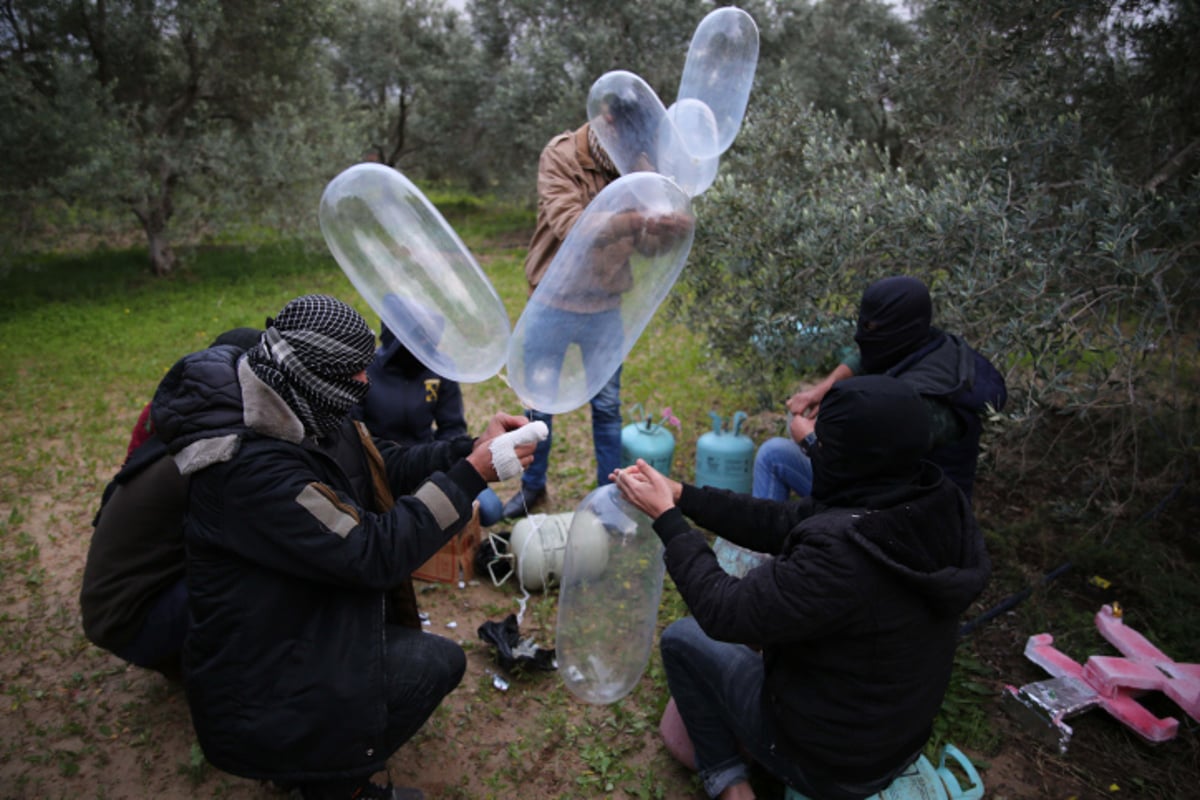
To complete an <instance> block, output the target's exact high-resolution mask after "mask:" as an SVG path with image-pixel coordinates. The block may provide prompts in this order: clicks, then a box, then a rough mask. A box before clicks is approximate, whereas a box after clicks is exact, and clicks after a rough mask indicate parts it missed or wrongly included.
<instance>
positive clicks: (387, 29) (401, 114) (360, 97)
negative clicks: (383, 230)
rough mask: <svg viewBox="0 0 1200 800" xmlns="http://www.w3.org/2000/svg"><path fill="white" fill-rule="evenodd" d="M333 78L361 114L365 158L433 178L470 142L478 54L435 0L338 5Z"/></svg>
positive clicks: (460, 23) (461, 26) (457, 20)
mask: <svg viewBox="0 0 1200 800" xmlns="http://www.w3.org/2000/svg"><path fill="white" fill-rule="evenodd" d="M334 62H335V74H336V76H337V80H338V83H339V84H340V85H341V86H343V87H344V88H345V89H346V90H347V91H348V92H350V93H351V94H352V95H353V97H354V99H355V101H356V104H357V105H358V106H359V107H360V108H361V109H362V110H363V111H364V112H365V115H366V119H365V125H364V128H365V130H364V136H365V141H368V142H370V143H371V148H372V150H374V151H375V152H371V153H369V154H368V157H369V158H372V159H374V160H378V161H381V162H382V163H385V164H388V165H390V166H394V167H397V168H399V169H402V170H404V171H406V172H408V173H409V174H411V175H414V176H420V177H424V178H431V179H436V178H439V177H441V175H442V174H444V173H445V172H448V171H455V172H456V173H457V174H458V176H459V177H460V178H463V177H466V175H467V172H466V171H465V170H463V171H458V170H455V169H454V167H455V165H456V163H457V162H458V160H459V158H460V155H461V154H462V153H463V152H464V151H466V150H467V149H468V148H469V147H470V144H469V143H470V132H471V131H472V130H473V128H474V126H473V124H472V121H471V111H472V109H473V108H474V107H475V105H476V104H477V102H478V92H479V82H480V81H479V75H478V68H477V66H476V65H477V59H476V57H475V53H474V51H473V46H472V42H471V39H470V34H469V31H468V28H467V25H466V23H465V21H464V20H463V19H462V17H461V16H460V15H459V13H458V12H456V11H454V10H453V9H451V8H448V7H447V6H446V4H444V3H442V2H440V1H439V0H405V2H393V1H391V0H361V2H351V3H346V4H345V13H344V15H343V18H342V20H341V27H340V31H339V33H338V34H337V35H336V38H335V47H334Z"/></svg>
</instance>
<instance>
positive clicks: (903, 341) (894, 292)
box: [854, 275, 934, 375]
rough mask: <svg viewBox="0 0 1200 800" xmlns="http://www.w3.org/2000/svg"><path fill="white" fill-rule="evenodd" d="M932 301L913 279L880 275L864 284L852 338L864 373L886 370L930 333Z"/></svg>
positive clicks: (922, 341) (918, 282)
mask: <svg viewBox="0 0 1200 800" xmlns="http://www.w3.org/2000/svg"><path fill="white" fill-rule="evenodd" d="M932 321H933V301H932V300H930V298H929V290H928V289H927V288H925V284H923V283H921V282H920V281H919V280H917V279H916V278H909V277H907V276H903V275H902V276H897V277H894V278H884V279H883V280H879V281H876V282H875V283H872V284H871V285H870V286H868V287H867V289H866V291H864V292H863V296H862V302H860V303H859V304H858V330H857V331H856V332H855V334H854V341H856V342H858V349H859V352H860V353H861V354H862V368H863V373H864V374H866V375H877V374H879V373H881V372H886V371H887V370H888V369H890V368H891V367H893V366H895V365H896V364H898V363H900V361H901V359H903V358H904V357H905V356H907V355H908V354H909V353H912V352H914V351H916V350H917V349H918V348H919V347H921V345H923V344H925V343H926V342H928V341H929V339H930V337H931V336H932V335H933V334H934V331H933V329H932V328H931V327H930V325H931V323H932Z"/></svg>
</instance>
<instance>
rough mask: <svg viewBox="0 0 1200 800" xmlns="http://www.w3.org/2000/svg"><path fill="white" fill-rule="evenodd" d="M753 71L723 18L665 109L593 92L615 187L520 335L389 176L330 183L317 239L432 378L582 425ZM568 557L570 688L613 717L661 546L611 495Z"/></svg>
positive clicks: (607, 78)
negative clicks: (582, 412) (498, 387)
mask: <svg viewBox="0 0 1200 800" xmlns="http://www.w3.org/2000/svg"><path fill="white" fill-rule="evenodd" d="M757 62H758V28H757V26H756V25H755V23H754V20H753V19H752V18H751V17H750V15H748V14H747V13H746V12H744V11H742V10H741V9H739V8H735V7H725V8H721V9H718V10H716V11H713V12H712V13H710V14H708V15H707V16H706V17H705V18H704V19H703V20H702V21H701V23H700V25H699V26H698V27H697V29H696V31H695V33H694V35H693V37H692V41H691V44H690V46H689V48H688V53H687V61H686V63H685V65H684V70H683V77H682V79H681V81H680V85H679V91H678V95H677V97H676V100H675V102H674V103H673V104H672V105H671V106H670V107H669V108H665V107H664V106H663V104H662V102H661V101H660V100H659V98H658V95H657V94H655V92H654V90H653V89H652V88H651V87H650V86H649V85H647V84H646V82H645V81H644V80H642V79H641V78H640V77H638V76H637V75H635V74H633V73H631V72H626V71H623V70H618V71H614V72H609V73H606V74H605V75H603V76H601V77H600V78H599V79H598V80H597V81H596V82H595V83H594V84H593V85H592V88H591V91H590V92H589V95H588V102H587V113H588V121H589V123H590V125H591V127H592V129H593V130H594V131H595V133H596V135H597V136H598V138H599V140H600V143H601V145H603V147H604V149H605V150H606V151H607V152H608V154H609V156H610V158H611V159H612V161H613V164H614V165H615V166H616V167H617V170H618V172H620V173H621V175H620V177H619V178H617V179H616V180H615V181H613V182H612V183H611V184H609V185H608V186H607V187H605V188H604V190H603V191H601V192H600V193H599V194H598V195H597V196H596V197H595V199H593V200H592V202H591V203H589V204H588V206H587V208H586V209H584V211H583V213H582V214H581V215H580V217H579V219H578V220H577V221H576V223H575V225H574V226H573V227H572V229H571V232H570V233H569V234H568V236H567V238H566V240H565V241H564V242H563V243H562V245H561V246H560V248H559V249H558V251H557V253H556V255H555V257H554V260H553V261H552V262H551V264H550V265H549V267H548V268H547V270H546V273H545V277H544V278H543V280H542V281H541V282H540V283H539V284H538V287H537V289H535V291H534V292H533V294H532V295H531V296H530V298H529V301H528V303H527V304H526V307H525V310H524V311H523V313H522V314H521V317H520V319H519V320H518V321H517V324H516V327H515V328H513V329H511V330H510V327H509V322H508V315H507V313H506V311H505V308H504V304H503V302H502V301H501V300H500V297H499V295H498V294H497V293H496V290H495V288H494V287H493V286H492V284H491V282H490V281H489V280H488V278H487V276H486V275H485V274H484V273H483V271H482V270H481V269H480V268H479V265H478V264H477V263H476V262H475V259H474V258H473V257H472V255H471V253H470V251H469V250H468V249H467V248H466V246H464V245H463V243H462V241H461V240H460V239H459V237H458V236H457V235H456V234H455V232H454V230H453V229H452V228H451V227H450V226H449V224H447V223H446V220H445V219H444V218H443V217H442V216H441V215H440V214H439V213H438V212H437V209H435V208H434V207H433V205H432V204H431V203H429V201H428V200H426V199H425V197H424V195H422V194H421V192H420V190H418V189H417V188H416V187H415V186H414V185H413V184H412V183H411V182H410V181H409V180H408V179H407V178H405V177H404V175H402V174H401V173H399V172H397V171H396V170H393V169H391V168H389V167H385V166H382V165H379V164H359V165H357V166H354V167H351V168H350V169H348V170H346V171H345V172H343V173H342V174H340V175H338V176H337V177H336V178H335V179H334V180H333V181H331V182H330V184H329V185H328V186H327V187H326V189H325V192H324V194H323V195H322V197H321V207H320V221H321V231H322V233H323V234H324V236H325V241H326V242H327V244H328V245H329V248H330V250H331V251H332V253H333V255H334V258H336V259H337V262H338V264H339V265H340V266H341V267H342V269H343V271H344V272H345V273H346V275H347V276H348V277H349V278H350V280H351V282H352V283H353V284H354V287H355V288H356V289H357V290H358V292H359V294H360V295H362V297H363V299H365V300H366V301H367V303H368V304H369V305H370V306H371V308H372V309H373V310H374V311H375V312H376V313H378V314H379V316H380V317H381V318H382V319H383V321H384V323H385V324H386V325H387V326H388V328H390V329H391V330H392V331H393V332H394V333H395V334H396V336H397V338H399V339H400V341H401V342H402V343H403V344H404V345H405V346H406V347H407V348H408V349H409V350H410V351H411V352H412V353H413V355H415V356H416V357H417V358H418V359H419V360H420V361H421V362H422V363H424V364H425V365H426V366H428V367H429V368H430V369H432V370H433V371H434V372H437V373H439V374H441V375H443V376H445V377H447V378H450V379H453V380H457V381H459V382H466V383H474V382H478V381H482V380H486V379H487V378H490V377H492V376H493V375H496V374H497V373H498V372H499V371H500V369H501V368H502V367H504V366H507V372H506V376H507V381H508V384H509V385H510V386H511V387H512V388H513V390H514V391H515V392H516V394H517V396H518V397H519V398H520V400H521V402H522V403H523V404H524V405H525V406H526V407H529V408H534V409H537V410H538V411H542V412H544V413H547V414H561V413H565V412H567V411H572V410H574V409H576V408H579V407H580V406H582V405H583V404H585V403H587V402H588V401H589V400H590V399H591V398H592V397H593V396H594V395H595V394H596V393H597V392H598V391H599V390H600V389H601V387H603V386H604V384H606V383H607V382H608V379H609V378H610V377H611V376H612V374H613V373H614V372H615V371H616V370H617V368H618V367H619V366H620V365H621V363H622V362H623V361H624V360H625V358H626V356H628V354H629V351H630V350H631V349H632V348H633V346H634V344H635V343H636V342H637V340H638V337H639V336H641V334H642V332H643V330H644V329H645V327H646V325H647V324H649V322H650V319H651V318H652V317H653V315H654V313H655V311H656V310H657V309H658V307H659V305H660V304H661V303H662V301H663V299H664V298H665V297H666V295H667V292H668V291H670V289H671V287H672V285H674V283H675V280H676V278H678V276H679V273H680V272H681V271H682V269H683V266H684V264H685V263H686V262H687V257H688V254H689V252H690V250H691V246H692V239H693V236H694V234H695V216H694V214H693V212H692V205H691V202H692V198H694V197H697V196H699V195H700V194H701V193H702V192H704V191H705V190H706V189H708V187H709V186H711V185H712V183H713V181H714V179H715V178H716V174H717V165H718V162H719V160H720V157H721V154H722V153H724V152H725V151H726V150H727V149H728V148H729V146H730V145H731V144H732V143H733V140H734V138H735V137H736V135H737V132H738V130H739V128H740V127H741V124H742V117H743V115H744V113H745V110H746V102H747V100H748V98H749V94H750V87H751V84H752V83H753V81H754V71H755V67H756V65H757ZM514 533H515V531H514ZM536 533H537V534H538V535H539V536H542V532H541V531H536ZM544 539H545V537H544V536H542V540H540V544H541V545H542V547H541V549H540V550H539V552H543V551H545V550H546V545H547V542H546V541H545V540H544ZM535 549H537V548H535ZM565 550H566V552H565V559H564V565H563V574H562V594H561V596H560V600H559V611H558V624H557V633H558V646H557V651H558V658H559V661H560V665H561V673H562V674H563V676H564V679H565V681H566V684H567V687H568V689H570V691H571V692H572V693H573V694H575V695H576V696H577V697H579V698H581V699H583V700H586V701H588V702H593V703H611V702H614V701H615V700H618V699H620V698H621V697H623V696H625V695H626V694H627V693H628V692H630V691H631V690H632V689H633V687H634V685H635V684H636V683H637V681H638V679H639V678H640V677H641V675H642V673H643V672H644V670H645V667H646V664H647V663H648V662H649V658H650V648H651V645H652V642H653V635H654V630H655V626H656V621H657V614H658V601H659V598H660V596H661V592H662V578H663V561H662V545H661V544H660V543H659V541H658V538H657V536H655V535H654V532H653V529H652V527H651V522H650V520H649V519H648V518H646V517H645V515H644V514H641V512H639V511H637V510H636V509H634V508H633V507H632V506H630V505H629V504H628V503H626V502H625V501H624V500H623V499H622V498H621V497H620V494H619V493H618V492H617V491H616V489H615V487H613V486H606V487H602V488H601V489H597V490H596V491H595V492H593V493H592V494H590V495H589V496H588V497H587V498H585V500H584V502H583V503H582V504H581V505H580V507H579V508H578V509H576V511H575V514H574V516H573V521H572V524H571V530H570V531H569V532H568V534H567V540H566V544H565ZM601 553H603V558H601V557H600V555H599V554H601Z"/></svg>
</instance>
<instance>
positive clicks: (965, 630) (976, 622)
mask: <svg viewBox="0 0 1200 800" xmlns="http://www.w3.org/2000/svg"><path fill="white" fill-rule="evenodd" d="M1070 568H1071V562H1070V561H1067V562H1065V563H1063V564H1060V565H1058V566H1057V567H1055V568H1054V569H1052V570H1051V571H1050V572H1047V573H1046V574H1045V575H1043V576H1042V579H1041V581H1039V582H1038V583H1037V585H1036V586H1028V587H1026V588H1024V589H1022V590H1021V591H1019V592H1015V593H1014V594H1010V595H1009V596H1008V597H1006V598H1004V599H1003V600H1001V601H1000V602H999V603H997V604H996V605H994V606H992V607H991V608H989V609H988V610H987V611H985V612H983V613H982V614H980V615H979V616H978V617H976V618H975V619H973V620H971V621H970V622H967V623H965V624H964V625H963V626H962V627H961V628H959V629H958V638H959V639H961V638H963V637H964V636H966V635H967V634H969V633H970V632H971V631H973V630H975V628H977V627H979V626H980V625H982V624H983V623H985V622H987V621H988V620H991V619H994V618H996V617H998V616H1000V615H1001V614H1003V613H1004V612H1005V611H1009V610H1011V609H1013V608H1016V607H1017V606H1018V605H1020V604H1021V603H1022V602H1024V600H1025V598H1027V597H1029V595H1031V594H1033V590H1034V589H1035V588H1037V587H1038V586H1045V585H1046V584H1047V583H1050V582H1051V581H1053V580H1054V579H1055V578H1058V577H1060V576H1062V575H1063V574H1064V573H1065V572H1066V571H1067V570H1069V569H1070Z"/></svg>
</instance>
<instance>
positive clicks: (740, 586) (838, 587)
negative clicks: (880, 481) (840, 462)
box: [660, 515, 863, 646]
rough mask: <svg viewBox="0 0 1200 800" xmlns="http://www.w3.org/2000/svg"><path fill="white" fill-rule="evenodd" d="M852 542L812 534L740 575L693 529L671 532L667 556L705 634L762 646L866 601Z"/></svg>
mask: <svg viewBox="0 0 1200 800" xmlns="http://www.w3.org/2000/svg"><path fill="white" fill-rule="evenodd" d="M664 516H665V515H664ZM660 519H661V518H660ZM851 547H852V546H851V545H848V544H846V543H845V542H844V541H843V540H841V539H839V538H837V537H828V536H821V535H813V536H809V537H806V538H805V539H804V540H803V541H802V542H801V543H800V544H799V545H798V546H797V547H796V548H794V549H793V550H791V551H790V552H789V554H788V555H787V556H786V557H776V558H773V559H770V560H769V561H767V562H766V563H764V564H762V565H760V566H758V567H756V568H754V569H752V570H750V572H748V573H746V575H745V577H743V578H740V579H739V578H736V577H734V576H732V575H730V574H728V573H727V572H725V570H723V569H721V566H720V564H718V563H717V557H716V555H715V554H714V553H713V551H712V549H711V548H710V547H709V546H708V543H707V542H706V541H705V539H704V536H703V535H702V534H701V533H700V532H699V531H696V530H692V531H690V532H688V533H687V534H682V535H678V536H675V537H674V538H672V539H671V540H670V541H669V542H668V544H667V546H666V551H665V554H664V558H665V559H666V564H667V570H668V571H669V572H670V573H671V578H672V579H673V580H674V581H675V585H676V586H677V587H678V589H679V593H680V595H682V596H683V599H684V602H686V603H687V607H688V610H689V611H690V612H691V613H692V616H694V617H695V618H696V622H697V623H699V625H700V627H701V629H702V630H703V631H704V632H705V633H706V634H708V635H709V636H710V637H712V638H713V639H717V640H719V641H724V642H737V643H741V644H749V645H758V646H761V645H766V644H772V643H777V642H795V641H802V640H804V639H809V638H816V637H819V636H821V635H824V634H826V633H828V632H829V631H831V630H834V629H836V628H838V627H840V626H841V625H843V624H844V621H845V619H846V617H847V616H848V615H850V614H852V613H853V612H854V611H855V609H857V608H859V607H860V606H861V604H862V599H861V596H862V592H863V587H862V585H861V581H860V580H859V579H858V577H859V574H860V573H859V569H860V566H861V557H860V556H858V555H857V554H856V553H854V552H853V551H852V550H851Z"/></svg>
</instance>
